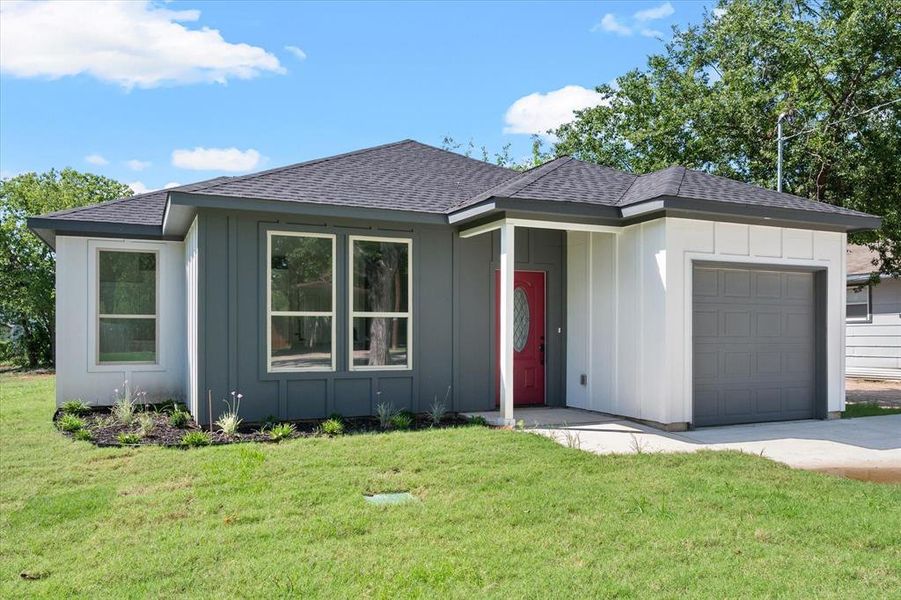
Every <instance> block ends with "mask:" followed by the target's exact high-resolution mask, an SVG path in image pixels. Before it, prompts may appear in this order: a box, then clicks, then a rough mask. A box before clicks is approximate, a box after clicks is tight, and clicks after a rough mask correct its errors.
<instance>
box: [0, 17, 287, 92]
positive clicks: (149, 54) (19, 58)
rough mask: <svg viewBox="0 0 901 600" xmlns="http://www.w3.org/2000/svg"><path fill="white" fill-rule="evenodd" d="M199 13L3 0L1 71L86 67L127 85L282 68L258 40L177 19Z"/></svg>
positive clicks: (38, 72) (44, 72)
mask: <svg viewBox="0 0 901 600" xmlns="http://www.w3.org/2000/svg"><path fill="white" fill-rule="evenodd" d="M199 18H200V11H198V10H169V9H167V8H164V7H162V6H159V5H157V4H155V3H151V2H137V1H136V2H128V1H117V2H84V1H78V2H76V1H72V2H46V1H44V2H21V1H12V2H2V3H0V57H2V58H0V71H2V72H4V73H8V74H10V75H14V76H17V77H47V78H50V79H56V78H59V77H65V76H68V75H79V74H86V75H90V76H92V77H95V78H97V79H99V80H101V81H106V82H111V83H116V84H118V85H121V86H122V87H124V88H126V89H131V88H133V87H140V88H150V87H155V86H158V85H161V84H187V83H199V82H216V83H225V82H226V81H227V80H228V79H229V78H238V79H249V78H251V77H255V76H257V75H259V74H260V73H263V72H267V71H268V72H272V73H284V72H285V70H284V68H283V67H282V66H281V64H280V63H279V61H278V58H276V57H275V55H273V54H271V53H269V52H267V51H266V50H264V49H263V48H260V47H257V46H251V45H249V44H243V43H231V42H227V41H225V39H223V37H222V35H221V34H220V33H219V31H218V30H216V29H211V28H209V27H200V28H199V29H189V28H188V27H186V26H185V25H183V23H188V22H195V21H197V20H198V19H199Z"/></svg>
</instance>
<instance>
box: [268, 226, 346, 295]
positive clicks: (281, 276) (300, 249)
mask: <svg viewBox="0 0 901 600" xmlns="http://www.w3.org/2000/svg"><path fill="white" fill-rule="evenodd" d="M271 261H272V263H271V264H272V310H285V311H322V312H331V310H332V240H331V239H330V238H320V237H298V236H294V235H273V236H272V257H271Z"/></svg>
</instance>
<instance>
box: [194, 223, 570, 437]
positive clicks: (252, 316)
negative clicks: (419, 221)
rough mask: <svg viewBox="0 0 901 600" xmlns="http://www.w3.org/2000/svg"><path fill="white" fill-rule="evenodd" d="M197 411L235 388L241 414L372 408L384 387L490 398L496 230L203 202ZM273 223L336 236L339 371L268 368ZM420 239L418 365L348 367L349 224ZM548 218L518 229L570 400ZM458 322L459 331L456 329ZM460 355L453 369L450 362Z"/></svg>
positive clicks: (421, 395) (411, 394)
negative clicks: (255, 210)
mask: <svg viewBox="0 0 901 600" xmlns="http://www.w3.org/2000/svg"><path fill="white" fill-rule="evenodd" d="M198 226H199V231H198V233H199V241H198V244H199V254H200V281H201V283H200V288H201V289H200V306H201V311H200V324H199V338H200V342H199V354H200V356H199V361H198V364H199V377H198V380H199V381H198V387H199V390H198V392H199V396H200V407H199V411H198V413H199V414H198V415H197V419H198V422H200V423H206V422H207V421H208V419H209V416H208V411H207V391H208V390H210V391H212V396H213V416H214V418H215V417H216V416H217V415H218V414H219V413H221V412H222V411H223V409H224V407H225V405H224V404H223V403H222V400H223V399H224V398H226V397H227V396H228V394H229V393H230V392H231V391H232V390H238V391H240V392H241V393H242V394H244V400H243V402H242V405H241V413H242V416H243V417H244V418H245V419H246V420H247V421H260V420H263V419H265V418H266V417H267V416H270V415H271V416H274V417H276V418H278V419H309V418H322V417H325V416H327V415H329V414H331V413H335V412H337V413H340V414H342V415H345V416H355V415H368V414H373V413H374V410H375V404H376V402H377V400H376V398H377V393H378V392H382V394H381V399H382V400H383V401H390V402H391V403H392V404H393V405H394V406H395V407H397V408H406V409H410V410H413V411H417V412H420V411H425V410H427V409H428V406H429V404H430V403H431V402H432V399H433V398H434V396H435V395H436V394H437V395H438V397H439V398H442V399H443V398H444V394H445V391H446V390H447V386H448V385H453V395H452V400H451V406H450V407H448V408H449V409H450V410H476V409H488V408H491V407H493V406H494V373H495V356H494V352H493V348H494V339H493V336H494V318H495V317H494V302H493V294H494V278H493V272H494V269H495V268H496V262H497V256H498V243H499V240H498V236H497V234H495V235H494V236H493V237H492V236H490V235H484V236H479V237H477V238H474V239H470V240H460V239H459V238H458V237H457V235H456V233H455V232H454V230H453V228H451V227H449V226H434V225H413V224H407V223H380V224H379V225H377V226H376V225H374V224H373V223H364V222H361V221H350V220H340V219H328V220H327V219H324V218H309V219H304V218H300V217H288V216H286V217H284V218H279V216H278V215H269V214H252V213H235V212H226V211H220V210H204V211H202V212H201V213H200V214H199V218H198ZM268 229H287V230H297V231H314V232H327V233H334V234H336V235H337V244H336V259H337V260H336V262H337V267H336V273H335V276H336V282H337V292H336V306H335V308H336V348H335V351H336V353H337V354H336V356H337V370H336V371H335V372H318V373H312V372H310V373H303V372H298V373H267V372H266V371H267V370H266V329H265V327H266V307H265V301H266V300H265V299H266V280H265V273H266V271H265V264H266V263H265V261H266V257H265V252H266V249H265V240H266V231H267V230H268ZM349 235H378V236H385V237H391V236H397V237H407V238H412V239H413V258H412V263H413V355H412V359H413V369H412V370H409V371H381V372H378V371H375V372H373V371H368V372H360V371H357V372H352V371H349V370H348V364H347V363H348V348H347V346H348V341H347V337H348V335H347V334H348V331H347V327H348V299H347V236H349ZM562 239H563V237H562V235H561V233H560V232H557V231H549V230H518V231H517V244H516V259H517V263H516V267H517V269H535V270H543V271H546V272H547V332H548V333H547V338H548V342H547V344H548V359H547V398H548V404H552V405H561V404H563V394H562V377H561V374H562V368H563V364H565V363H564V360H563V359H564V357H563V355H562V352H563V343H562V337H563V336H562V333H560V334H558V333H557V330H558V328H560V329H561V331H562V327H563V305H564V302H563V285H562V284H563V277H564V273H563V264H564V260H563V244H562ZM455 331H456V335H455ZM455 365H456V366H457V368H456V370H455V368H454V366H455Z"/></svg>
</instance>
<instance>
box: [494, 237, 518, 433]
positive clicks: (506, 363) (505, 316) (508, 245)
mask: <svg viewBox="0 0 901 600" xmlns="http://www.w3.org/2000/svg"><path fill="white" fill-rule="evenodd" d="M515 229H516V227H515V226H514V225H510V224H509V223H504V224H503V225H501V256H500V263H501V264H500V267H501V268H500V289H499V290H498V294H499V297H500V315H498V319H500V323H499V326H500V327H499V329H500V339H499V340H498V342H499V344H498V345H499V348H500V356H499V357H498V360H499V361H500V364H499V365H498V367H499V369H498V371H499V373H500V395H501V398H500V409H501V411H500V412H501V415H500V421H501V424H503V425H513V424H514V423H515V421H514V419H513V271H514V269H515V268H516V262H515V258H514V254H515V250H514V248H515V243H514V242H515V240H514V231H515Z"/></svg>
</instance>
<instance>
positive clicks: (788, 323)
mask: <svg viewBox="0 0 901 600" xmlns="http://www.w3.org/2000/svg"><path fill="white" fill-rule="evenodd" d="M816 279H817V275H816V273H815V272H811V271H800V270H782V269H776V268H772V269H770V268H765V267H763V268H760V267H754V268H751V267H741V266H736V267H732V266H729V267H724V266H721V265H695V266H694V268H693V287H692V302H693V308H692V334H693V344H692V345H693V369H692V371H693V422H692V424H693V425H694V426H695V427H703V426H708V425H729V424H736V423H756V422H765V421H785V420H792V419H810V418H813V417H814V416H816V415H817V405H816V398H817V352H816V345H817V333H816V331H817V330H816V326H815V325H816V319H817V295H816V293H815V292H816V289H817V285H816Z"/></svg>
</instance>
